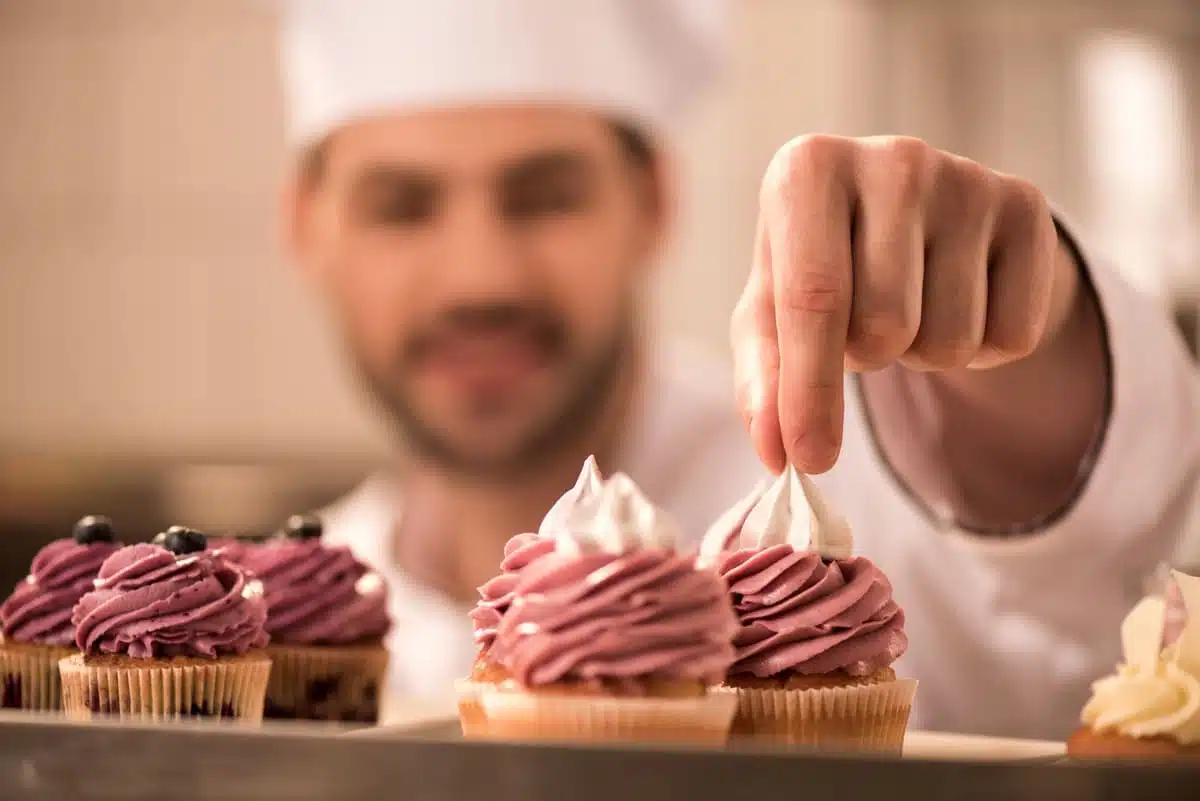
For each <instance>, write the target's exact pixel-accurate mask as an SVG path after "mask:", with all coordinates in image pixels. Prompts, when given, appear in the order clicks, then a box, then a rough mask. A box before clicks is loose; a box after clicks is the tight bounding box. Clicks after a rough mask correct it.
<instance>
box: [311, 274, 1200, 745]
mask: <svg viewBox="0 0 1200 801" xmlns="http://www.w3.org/2000/svg"><path fill="white" fill-rule="evenodd" d="M1089 275H1090V278H1091V283H1092V285H1093V286H1094V289H1095V291H1096V295H1097V297H1098V299H1099V305H1100V309H1101V313H1102V317H1103V320H1104V324H1105V329H1106V331H1107V346H1108V351H1109V358H1110V368H1111V369H1110V376H1111V393H1110V397H1111V409H1110V414H1109V418H1108V421H1107V426H1106V430H1105V431H1104V433H1103V436H1102V438H1101V439H1099V441H1098V446H1097V448H1096V450H1095V452H1094V454H1093V455H1092V457H1090V458H1089V459H1088V463H1087V464H1085V465H1084V466H1083V467H1084V468H1085V469H1086V470H1088V471H1089V475H1088V476H1087V479H1086V482H1084V483H1082V484H1081V491H1080V492H1079V493H1078V494H1077V495H1076V497H1075V498H1074V499H1073V500H1072V502H1071V504H1070V505H1069V507H1068V508H1066V509H1065V510H1063V512H1062V513H1061V514H1060V515H1058V516H1056V517H1055V518H1054V519H1052V520H1050V521H1047V522H1046V523H1045V525H1043V526H1041V527H1040V528H1038V529H1037V530H1034V531H1030V532H1025V533H1014V534H1011V535H1006V536H981V535H978V534H974V533H970V532H966V531H962V530H960V529H959V528H957V527H956V526H955V524H954V522H953V520H952V519H951V517H950V516H949V514H947V513H944V512H943V510H939V509H936V508H929V507H927V506H926V505H925V504H924V503H922V502H921V501H920V500H919V499H918V498H917V497H916V496H915V495H914V494H913V493H912V492H911V491H910V490H909V489H908V488H907V487H906V485H905V483H904V480H903V478H902V477H900V476H898V475H896V474H895V473H894V472H893V470H892V468H891V467H890V466H889V464H888V463H887V462H886V461H885V460H884V458H883V457H882V455H881V452H880V450H879V447H878V445H877V444H876V441H875V439H874V436H873V434H872V429H871V423H870V420H869V418H868V416H867V415H866V413H865V409H864V405H863V402H862V396H861V393H860V390H859V386H858V382H857V380H856V379H855V378H854V377H853V376H847V379H846V380H847V392H846V417H845V434H844V442H843V448H842V453H841V456H840V458H839V460H838V463H837V465H836V467H835V468H834V469H833V470H832V471H830V472H829V473H828V474H826V475H822V476H819V477H818V478H817V482H818V484H819V486H820V487H821V489H822V490H823V491H824V492H825V493H827V495H828V496H829V498H830V501H831V502H832V503H833V504H835V505H836V507H837V508H839V509H840V510H841V511H842V512H843V513H844V514H845V515H846V516H847V518H848V519H849V521H850V523H851V525H852V526H853V530H854V540H855V548H856V550H857V552H858V553H859V554H860V555H864V556H867V557H869V558H870V559H872V560H873V561H875V562H876V563H877V564H878V565H879V566H880V567H881V568H882V569H883V570H884V572H885V573H886V574H887V575H888V576H889V577H890V579H891V581H892V584H893V586H894V589H895V597H896V599H897V601H898V602H899V603H900V604H901V605H902V606H903V608H904V610H905V612H906V615H907V626H906V628H907V632H908V637H909V643H910V644H909V648H908V651H907V653H906V654H905V655H904V656H903V657H902V658H901V659H900V661H899V662H898V663H897V665H896V669H897V672H898V673H899V674H901V675H904V676H909V677H912V678H915V679H918V680H919V682H920V685H919V689H918V692H917V700H916V704H915V707H914V711H913V718H912V722H911V725H912V727H914V728H923V729H932V730H940V731H954V732H964V733H976V734H989V735H995V736H1021V737H1040V738H1061V737H1063V736H1064V735H1066V734H1067V733H1068V732H1069V731H1070V730H1071V729H1072V728H1074V727H1076V726H1077V725H1078V719H1079V711H1080V709H1081V707H1082V706H1083V704H1084V702H1085V701H1086V700H1087V697H1088V694H1089V686H1090V683H1091V682H1092V681H1093V680H1095V679H1097V678H1099V677H1100V676H1102V675H1104V674H1106V673H1108V672H1111V671H1112V669H1113V668H1114V666H1115V664H1116V663H1117V662H1118V660H1119V658H1120V653H1121V650H1120V642H1119V627H1120V623H1121V620H1122V617H1123V616H1124V615H1125V613H1126V612H1127V611H1128V610H1129V609H1130V608H1131V607H1132V606H1133V604H1134V603H1135V602H1136V601H1137V600H1138V599H1139V598H1140V597H1141V595H1142V593H1143V590H1144V586H1145V581H1146V580H1147V578H1148V577H1149V576H1150V575H1151V574H1152V573H1153V572H1154V569H1155V567H1156V565H1157V564H1158V563H1160V562H1161V561H1164V560H1167V559H1170V558H1171V557H1172V555H1173V553H1174V552H1175V550H1176V548H1177V547H1178V545H1179V543H1180V541H1181V539H1182V538H1183V537H1184V535H1185V534H1187V533H1189V532H1190V531H1191V530H1193V529H1194V528H1195V527H1196V524H1197V521H1198V520H1200V516H1198V515H1197V509H1198V507H1197V504H1196V503H1195V498H1196V492H1195V487H1196V472H1197V465H1198V464H1200V435H1198V426H1197V423H1198V421H1200V414H1198V412H1200V383H1198V377H1197V372H1196V370H1195V367H1194V366H1193V364H1192V362H1191V359H1190V357H1189V355H1188V353H1187V352H1186V350H1185V348H1184V347H1183V344H1182V342H1181V340H1180V337H1179V335H1178V333H1177V331H1176V330H1175V329H1174V327H1173V324H1172V323H1171V321H1170V320H1169V318H1168V316H1167V315H1166V314H1164V313H1163V310H1162V309H1160V308H1158V307H1157V306H1156V305H1155V304H1154V303H1153V302H1152V301H1151V300H1150V299H1148V298H1146V297H1144V296H1142V295H1140V294H1138V293H1137V292H1135V291H1134V290H1133V289H1132V288H1131V287H1129V286H1128V285H1127V284H1126V283H1124V282H1123V281H1122V280H1121V279H1120V278H1119V277H1118V275H1117V274H1116V273H1115V272H1113V271H1112V270H1110V269H1108V268H1107V267H1105V266H1103V265H1101V264H1098V263H1096V262H1094V261H1089ZM646 370H647V372H646V376H645V381H644V382H643V386H642V391H641V395H640V397H639V399H638V403H637V405H636V412H635V414H634V415H633V417H632V421H631V422H630V423H629V424H628V428H627V430H626V431H625V432H624V436H623V439H622V446H621V448H620V451H619V457H618V458H617V459H616V460H615V463H613V464H608V465H602V468H603V469H604V470H605V472H606V473H607V472H611V471H613V470H617V469H619V470H622V471H625V472H626V473H628V474H629V475H630V476H631V477H632V478H633V479H634V481H635V482H636V483H637V484H638V485H639V486H640V487H641V488H642V489H643V490H644V491H645V493H646V495H647V496H648V497H649V498H651V499H652V500H654V501H655V502H656V503H657V504H658V505H659V506H661V507H662V508H663V509H665V510H666V511H667V513H668V514H670V515H671V516H672V517H673V518H674V519H675V520H676V522H677V523H678V524H679V527H680V529H681V532H682V536H683V538H684V540H685V542H684V543H683V544H684V545H693V546H694V545H696V544H697V543H698V540H699V538H700V537H701V535H702V534H703V532H704V530H705V528H706V527H707V526H708V524H709V523H711V522H712V521H713V520H714V519H715V518H716V517H717V516H718V515H719V514H720V513H721V512H722V511H724V510H725V509H726V508H727V507H728V506H729V505H731V504H732V503H734V502H735V501H737V500H738V499H739V498H741V497H743V496H744V494H745V493H746V492H747V491H748V490H749V488H750V487H751V486H752V485H753V484H754V483H755V482H756V481H758V480H759V479H761V478H762V477H763V476H764V475H765V470H764V468H763V466H762V464H761V462H760V461H759V460H758V458H757V457H756V456H755V453H754V450H753V446H752V444H751V441H750V439H749V437H748V436H747V434H746V433H745V430H744V427H743V424H742V422H741V420H740V417H739V415H738V414H737V410H736V408H735V406H734V399H733V391H732V386H733V384H732V379H731V376H730V375H729V374H728V371H727V370H726V369H725V368H724V367H723V366H722V365H721V364H720V363H718V362H715V361H712V360H710V359H706V358H705V357H704V356H702V355H701V354H700V353H699V352H694V351H688V350H687V349H684V348H680V347H678V346H673V345H666V346H663V345H660V346H658V347H657V348H656V349H655V352H654V354H653V358H651V359H650V360H649V361H648V365H647V368H646ZM403 509H404V502H403V490H402V487H400V486H398V485H397V483H396V482H394V481H393V480H391V479H390V478H389V477H388V476H387V475H384V474H380V475H377V476H373V477H371V478H369V479H368V480H367V481H366V482H365V483H364V484H362V485H361V486H360V487H359V488H357V489H356V490H355V491H353V492H352V493H351V494H350V495H348V496H347V497H346V498H344V499H343V500H341V501H340V502H338V503H337V504H335V505H334V506H333V507H332V508H330V509H329V510H327V514H326V527H327V534H326V537H327V538H328V540H329V541H330V542H331V543H342V544H345V545H348V546H350V547H351V548H352V549H353V550H354V551H355V552H356V553H357V554H358V555H359V556H360V557H361V558H362V559H363V560H365V561H367V562H368V563H370V564H372V565H374V566H375V567H377V568H378V569H379V570H380V572H381V573H382V575H383V576H384V577H385V579H386V580H387V582H388V584H389V586H390V591H391V595H390V608H391V614H392V616H393V619H394V623H395V625H394V628H393V630H392V632H391V634H390V636H389V638H388V641H387V645H388V647H389V648H390V650H391V656H392V668H391V675H390V678H389V691H390V692H391V693H394V694H400V695H406V696H417V695H419V696H446V695H448V694H449V693H451V692H452V684H453V680H454V679H455V678H458V677H462V676H465V675H466V674H467V672H468V670H469V669H470V667H471V664H472V661H473V659H474V657H475V653H476V648H475V646H474V644H473V641H472V628H471V623H470V620H469V618H468V616H467V613H468V611H469V606H467V605H464V604H461V603H457V602H455V601H452V600H450V599H448V598H446V597H444V596H442V595H440V594H439V593H438V592H437V591H436V590H433V589H431V588H429V587H426V586H422V585H421V584H419V583H418V582H416V581H415V580H413V579H412V578H411V577H409V576H407V575H405V573H404V572H403V571H402V570H401V569H399V568H398V567H397V566H396V565H395V564H394V563H393V561H392V558H391V554H392V549H391V546H390V538H391V536H392V533H393V532H394V531H395V530H396V521H397V519H398V516H399V515H400V514H402V513H403ZM515 533H517V532H514V534H515Z"/></svg>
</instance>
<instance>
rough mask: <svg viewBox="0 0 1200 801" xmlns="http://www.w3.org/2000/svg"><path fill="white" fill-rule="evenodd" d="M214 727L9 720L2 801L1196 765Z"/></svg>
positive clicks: (869, 795) (950, 792) (972, 793)
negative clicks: (938, 758) (903, 757)
mask: <svg viewBox="0 0 1200 801" xmlns="http://www.w3.org/2000/svg"><path fill="white" fill-rule="evenodd" d="M450 734H451V732H449V731H433V730H429V729H426V730H417V731H415V732H413V733H412V736H410V737H406V738H402V739H378V738H371V737H362V736H344V733H343V732H342V731H340V730H329V729H321V728H316V727H313V728H311V729H309V728H305V729H301V728H298V727H265V728H263V729H261V730H245V729H237V728H233V727H226V726H219V725H216V724H201V723H197V724H188V725H174V726H158V727H155V726H132V725H116V724H111V723H110V724H103V723H95V724H87V725H79V724H72V723H68V722H66V721H62V720H54V719H40V718H34V717H29V718H26V719H22V718H20V717H19V716H8V715H6V716H4V718H3V720H2V721H0V798H3V799H5V801H24V800H25V799H37V800H38V801H73V799H128V800H129V801H141V800H142V799H146V800H147V801H149V800H150V799H153V800H154V801H171V800H172V799H179V800H180V801H238V800H239V799H256V800H258V801H274V800H275V799H278V800H279V801H285V800H286V801H308V800H309V799H312V801H318V800H319V801H326V800H330V801H359V800H360V799H362V800H363V801H366V799H372V801H373V800H374V799H386V798H402V799H405V801H464V800H465V799H481V800H482V799H486V801H551V799H552V800H553V801H635V799H687V801H706V799H713V801H733V800H734V799H741V798H761V799H768V798H779V797H801V796H803V797H805V798H810V799H826V798H828V799H839V801H860V799H861V801H888V800H889V799H894V800H895V801H909V800H910V799H911V801H941V799H945V800H946V801H962V800H963V799H981V800H982V801H990V800H991V799H996V800H997V801H1000V800H1001V799H1003V801H1020V800H1021V799H1053V801H1092V800H1093V799H1096V800H1097V801H1098V800H1099V799H1122V798H1137V799H1193V800H1194V799H1196V798H1200V795H1198V792H1197V791H1198V788H1200V766H1189V765H1186V764H1164V765H1137V764H1128V765H1080V764H1065V765H1058V764H1055V765H1050V764H1031V763H995V762H993V763H984V762H955V761H925V760H900V759H868V758H851V757H834V756H815V755H806V754H793V753H781V752H770V751H747V750H740V749H730V750H724V751H716V750H687V749H650V748H637V747H629V748H599V747H597V748H582V747H571V746H545V745H524V744H516V743H514V744H507V743H472V742H456V741H454V740H452V739H449V738H448V735H450Z"/></svg>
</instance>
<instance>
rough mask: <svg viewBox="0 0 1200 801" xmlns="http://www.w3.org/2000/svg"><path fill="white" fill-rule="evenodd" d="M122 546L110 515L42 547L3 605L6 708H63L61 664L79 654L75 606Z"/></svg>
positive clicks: (1, 665)
mask: <svg viewBox="0 0 1200 801" xmlns="http://www.w3.org/2000/svg"><path fill="white" fill-rule="evenodd" d="M120 547H121V546H120V544H119V543H117V541H116V537H115V536H114V535H113V527H112V522H111V521H110V520H109V519H108V518H107V517H85V518H83V519H82V520H80V521H79V522H78V523H76V524H75V530H74V532H73V534H72V537H71V538H70V539H61V540H55V541H54V542H52V543H50V544H49V545H47V546H46V547H45V548H42V549H41V550H40V551H38V554H37V556H35V557H34V559H33V565H32V567H31V568H30V570H29V576H28V577H26V579H25V580H24V581H22V582H21V583H20V584H18V585H17V586H16V589H14V590H13V594H12V595H10V596H9V597H8V600H6V601H5V602H4V604H3V605H0V630H2V631H3V638H2V639H0V679H2V680H3V684H2V685H0V707H3V708H4V709H29V710H34V711H51V710H57V709H61V708H62V700H61V689H60V688H61V684H60V682H59V678H58V662H59V660H60V659H63V658H64V657H67V656H70V655H71V654H73V653H75V648H74V645H75V626H74V625H72V624H71V610H72V609H73V608H74V607H75V604H76V603H77V602H78V601H79V599H80V598H82V597H83V596H84V595H85V594H86V593H88V592H90V591H91V590H92V588H93V582H94V581H95V579H96V574H97V573H99V572H100V565H101V564H102V563H103V562H104V560H105V559H107V558H108V557H109V556H111V555H112V554H113V552H114V551H116V550H117V549H118V548H120Z"/></svg>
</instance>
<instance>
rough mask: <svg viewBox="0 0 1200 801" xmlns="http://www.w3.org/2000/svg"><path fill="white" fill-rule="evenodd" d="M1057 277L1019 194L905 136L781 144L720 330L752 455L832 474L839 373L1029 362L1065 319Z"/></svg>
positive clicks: (1026, 199) (1032, 208) (1055, 257)
mask: <svg viewBox="0 0 1200 801" xmlns="http://www.w3.org/2000/svg"><path fill="white" fill-rule="evenodd" d="M1064 263H1066V264H1068V267H1066V268H1064V267H1063V264H1064ZM1063 269H1069V270H1071V271H1072V277H1073V274H1074V270H1075V269H1077V268H1076V267H1075V266H1074V263H1073V261H1072V260H1070V259H1069V258H1066V259H1064V258H1062V257H1060V251H1059V245H1058V240H1057V234H1056V231H1055V226H1054V222H1053V219H1052V218H1051V216H1050V211H1049V209H1048V207H1047V204H1046V200H1045V198H1044V197H1043V196H1042V194H1041V192H1039V191H1038V190H1037V189H1036V188H1035V187H1034V186H1032V185H1031V184H1029V183H1028V182H1026V181H1023V180H1020V179H1018V178H1014V177H1012V176H1008V175H1003V174H1000V173H997V172H994V171H992V170H989V169H987V168H985V167H982V166H980V165H979V164H976V163H974V162H971V161H968V160H967V159H963V158H959V157H957V156H954V155H951V154H949V153H944V152H941V151H938V150H936V149H934V148H932V147H930V146H928V145H926V144H924V143H923V142H920V141H918V140H915V139H907V138H898V137H878V138H868V139H846V138H839V137H832V136H805V137H801V138H799V139H795V140H793V141H791V142H789V143H788V144H787V145H785V146H784V147H783V148H782V149H781V150H780V151H779V152H778V153H777V154H776V155H775V158H774V159H773V160H772V162H771V164H770V166H769V167H768V169H767V173H766V177H765V179H764V181H763V187H762V195H761V210H760V216H759V222H758V233H757V242H756V245H755V255H754V261H753V266H752V270H751V274H750V277H749V280H748V281H747V284H746V288H745V291H744V292H743V294H742V297H741V299H740V301H739V302H738V305H737V309H736V310H735V312H734V316H733V324H732V342H733V352H734V360H735V364H736V370H737V389H738V402H739V406H740V407H741V409H742V412H743V415H744V416H745V417H746V421H747V424H748V425H749V428H750V431H751V435H752V437H753V439H754V442H755V446H756V448H757V449H758V452H759V455H760V456H761V457H762V459H763V461H764V462H765V463H766V464H767V465H768V466H769V467H771V468H772V469H774V470H780V469H782V468H783V466H784V465H785V464H787V463H788V462H790V463H791V464H794V465H795V466H796V467H797V468H798V469H800V470H803V471H806V472H810V473H820V472H824V471H825V470H828V469H829V468H830V467H832V466H833V463H834V461H835V460H836V458H837V455H838V451H839V449H840V446H841V438H842V418H843V402H844V399H843V395H842V388H843V377H844V376H843V374H844V371H845V370H856V371H867V370H876V369H879V368H883V367H886V366H889V365H892V364H895V363H900V364H902V365H904V366H905V367H907V368H909V369H913V370H950V369H956V368H968V367H969V368H975V369H984V368H992V367H996V366H999V365H1001V364H1005V363H1008V362H1012V361H1015V360H1018V359H1022V358H1025V357H1026V356H1029V355H1030V354H1031V353H1033V352H1034V351H1035V350H1037V348H1038V347H1039V345H1040V344H1041V343H1042V341H1043V338H1044V337H1045V336H1046V332H1047V331H1054V330H1056V329H1057V328H1058V327H1059V325H1060V324H1061V323H1062V320H1056V319H1052V318H1053V317H1054V316H1055V315H1059V316H1064V317H1065V316H1066V315H1068V314H1069V313H1070V309H1072V308H1073V307H1074V304H1072V303H1071V302H1065V303H1055V304H1053V309H1052V304H1051V296H1052V289H1053V288H1054V284H1055V280H1056V272H1060V271H1061V270H1063Z"/></svg>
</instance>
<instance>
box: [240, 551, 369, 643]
mask: <svg viewBox="0 0 1200 801" xmlns="http://www.w3.org/2000/svg"><path fill="white" fill-rule="evenodd" d="M236 558H237V559H238V563H239V564H240V565H241V566H242V567H244V568H246V569H247V570H249V571H250V572H251V573H252V574H253V575H254V576H255V577H257V578H258V579H259V580H260V581H262V584H263V594H264V596H265V597H266V600H267V610H268V611H267V631H268V632H269V633H270V635H271V640H272V641H273V642H276V643H281V644H289V645H350V644H356V643H371V642H377V641H379V640H382V639H383V637H384V635H386V634H387V633H388V630H389V629H390V628H391V620H390V619H389V618H388V599H387V586H386V585H385V584H384V582H383V579H382V578H380V576H379V575H378V574H376V573H374V572H372V571H371V570H370V569H368V568H367V566H366V565H364V564H363V563H362V562H360V561H358V559H356V558H355V557H354V554H352V553H351V552H350V549H349V548H346V547H342V546H329V545H324V544H322V542H321V541H320V540H318V539H310V540H298V539H277V540H269V541H267V542H265V543H263V544H261V545H254V544H249V543H247V544H245V545H242V546H241V547H240V548H239V549H238V554H237V557H236Z"/></svg>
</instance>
